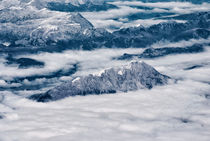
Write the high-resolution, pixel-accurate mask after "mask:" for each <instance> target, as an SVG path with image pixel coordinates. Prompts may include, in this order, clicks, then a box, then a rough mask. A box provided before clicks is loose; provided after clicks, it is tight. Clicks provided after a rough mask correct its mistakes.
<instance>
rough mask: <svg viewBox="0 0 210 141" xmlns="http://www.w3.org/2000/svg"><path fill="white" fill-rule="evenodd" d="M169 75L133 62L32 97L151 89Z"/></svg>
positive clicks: (44, 99) (45, 99)
mask: <svg viewBox="0 0 210 141" xmlns="http://www.w3.org/2000/svg"><path fill="white" fill-rule="evenodd" d="M168 79H169V77H168V76H165V75H162V74H160V73H159V72H158V71H156V70H155V69H154V68H153V67H151V66H150V65H148V64H146V63H144V62H131V63H130V64H129V65H127V66H123V67H119V68H111V69H107V70H104V71H103V72H102V73H100V74H97V75H93V74H90V75H88V76H81V77H76V78H75V79H73V80H71V81H69V82H67V83H64V84H62V85H60V86H57V87H55V88H53V89H51V90H49V91H48V92H46V93H45V94H38V95H32V96H31V97H30V99H33V100H36V101H39V102H48V101H54V100H59V99H62V98H65V97H68V96H77V95H82V96H85V95H90V94H103V93H116V92H118V91H120V92H127V91H134V90H138V89H144V88H148V89H151V88H152V87H153V86H156V85H164V84H167V82H168Z"/></svg>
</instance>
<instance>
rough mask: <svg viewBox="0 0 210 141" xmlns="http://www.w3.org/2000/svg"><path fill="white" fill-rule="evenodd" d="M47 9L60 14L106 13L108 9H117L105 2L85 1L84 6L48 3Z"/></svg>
mask: <svg viewBox="0 0 210 141" xmlns="http://www.w3.org/2000/svg"><path fill="white" fill-rule="evenodd" d="M47 8H48V9H50V10H54V11H61V12H90V11H106V10H108V9H113V8H117V6H115V5H112V4H108V3H106V2H103V3H100V4H95V3H92V2H89V1H87V2H86V3H84V4H79V5H77V6H76V5H73V4H72V3H59V2H49V3H48V4H47Z"/></svg>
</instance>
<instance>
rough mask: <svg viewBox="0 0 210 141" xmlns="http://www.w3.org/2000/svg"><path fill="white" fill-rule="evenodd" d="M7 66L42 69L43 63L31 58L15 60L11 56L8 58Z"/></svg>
mask: <svg viewBox="0 0 210 141" xmlns="http://www.w3.org/2000/svg"><path fill="white" fill-rule="evenodd" d="M6 59H7V62H6V64H7V65H11V64H17V65H18V67H19V68H20V69H27V68H30V67H44V62H40V61H37V60H34V59H31V58H19V59H15V58H12V56H8V57H7V58H6Z"/></svg>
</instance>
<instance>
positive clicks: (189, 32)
mask: <svg viewBox="0 0 210 141" xmlns="http://www.w3.org/2000/svg"><path fill="white" fill-rule="evenodd" d="M28 10H30V11H31V13H29V12H26V11H28ZM174 18H175V19H189V20H188V22H186V23H177V22H165V23H160V24H156V25H152V26H150V27H142V26H139V27H129V28H122V29H120V30H119V31H115V32H113V33H110V32H108V31H106V30H105V29H96V28H94V27H93V25H92V24H91V23H90V22H89V21H88V20H86V19H85V18H84V17H83V16H81V15H80V14H75V13H74V14H73V13H71V14H70V13H63V12H58V13H57V14H55V13H54V12H51V11H46V10H41V11H37V10H36V9H33V8H29V7H27V6H26V7H25V9H3V10H2V12H1V13H0V23H1V24H0V46H1V48H0V52H1V53H2V52H3V53H11V54H12V53H17V52H18V53H23V52H31V53H33V52H38V51H44V52H59V51H62V50H67V49H83V50H93V49H98V48H102V47H106V48H113V47H115V48H129V47H135V48H144V47H147V46H150V45H151V44H154V43H156V42H159V41H162V40H165V41H170V42H177V41H181V40H190V39H199V38H203V39H207V38H208V37H209V35H210V31H209V25H210V21H209V19H210V13H209V12H200V13H196V14H195V13H193V14H185V15H180V16H177V17H174ZM32 21H33V22H32ZM11 47H12V48H11Z"/></svg>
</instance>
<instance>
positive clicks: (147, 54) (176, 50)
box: [118, 44, 204, 60]
mask: <svg viewBox="0 0 210 141" xmlns="http://www.w3.org/2000/svg"><path fill="white" fill-rule="evenodd" d="M202 51H204V48H203V46H202V45H199V44H195V45H193V46H190V47H165V48H148V49H145V50H144V52H143V53H141V54H127V53H125V54H123V55H122V56H120V57H119V58H118V59H119V60H124V59H132V58H133V57H138V58H157V57H162V56H166V55H171V54H183V53H199V52H202Z"/></svg>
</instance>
